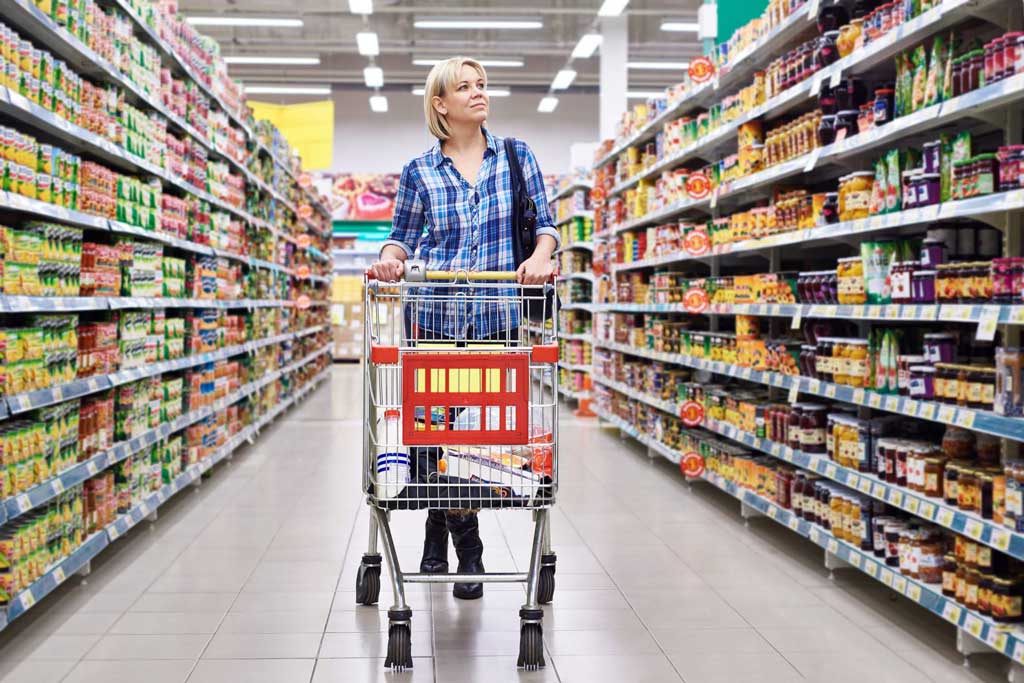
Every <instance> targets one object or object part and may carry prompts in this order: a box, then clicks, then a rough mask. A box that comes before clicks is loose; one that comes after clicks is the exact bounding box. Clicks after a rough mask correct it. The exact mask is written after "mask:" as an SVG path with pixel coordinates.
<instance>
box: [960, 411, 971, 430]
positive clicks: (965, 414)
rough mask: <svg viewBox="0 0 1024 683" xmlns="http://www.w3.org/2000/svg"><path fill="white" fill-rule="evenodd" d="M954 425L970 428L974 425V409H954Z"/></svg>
mask: <svg viewBox="0 0 1024 683" xmlns="http://www.w3.org/2000/svg"><path fill="white" fill-rule="evenodd" d="M956 425H957V426H958V427H963V428H964V429H970V428H971V427H973V426H974V411H973V410H958V411H956Z"/></svg>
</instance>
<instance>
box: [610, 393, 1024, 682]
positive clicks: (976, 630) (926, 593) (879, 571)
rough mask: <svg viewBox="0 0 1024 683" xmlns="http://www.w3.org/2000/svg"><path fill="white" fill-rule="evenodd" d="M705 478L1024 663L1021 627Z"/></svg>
mask: <svg viewBox="0 0 1024 683" xmlns="http://www.w3.org/2000/svg"><path fill="white" fill-rule="evenodd" d="M591 409H592V410H593V411H594V412H595V413H597V414H598V416H599V417H600V418H601V419H602V420H604V421H606V422H608V423H610V424H612V425H614V426H615V427H617V428H619V429H620V430H622V432H624V433H625V434H628V435H629V436H631V437H633V438H634V439H636V440H637V441H639V442H640V443H642V444H644V445H645V446H647V447H648V448H650V449H651V450H652V451H654V452H656V453H658V454H660V455H662V456H663V457H665V458H666V459H667V460H669V462H672V463H674V464H679V462H680V460H681V458H682V454H681V453H679V452H678V451H676V450H674V449H672V448H669V447H668V446H666V445H665V444H663V443H661V442H660V441H657V440H656V439H653V438H651V437H649V436H647V435H645V434H641V433H640V432H638V431H637V430H636V429H635V428H634V427H633V426H632V425H630V424H628V423H626V422H625V421H624V420H622V419H621V418H619V417H617V416H615V415H612V414H610V413H608V412H607V411H604V410H602V409H601V408H600V407H599V406H591ZM702 479H704V480H705V481H708V482H709V483H711V484H712V485H714V486H715V487H716V488H718V489H720V490H722V491H724V492H726V493H728V494H729V495H731V496H733V497H734V498H736V499H737V500H739V501H740V502H742V503H743V504H744V505H747V506H749V507H751V508H753V509H755V510H757V511H758V512H759V513H761V514H762V515H764V516H766V517H768V518H770V519H772V520H773V521H775V522H778V523H779V524H782V525H783V526H786V527H788V528H789V529H791V530H792V531H794V532H796V533H797V534H799V535H800V536H803V537H804V538H807V539H810V540H811V541H812V542H813V543H815V544H816V545H818V546H820V547H821V548H824V549H825V550H826V551H827V552H828V553H830V554H831V555H833V556H835V557H838V558H839V559H840V560H842V561H843V562H845V563H847V564H849V565H850V566H851V567H854V568H855V569H859V570H860V571H862V572H863V573H865V574H867V575H868V576H870V577H871V578H873V579H875V580H876V581H879V582H880V583H882V584H884V585H885V586H887V587H889V588H891V589H893V590H894V591H896V592H897V593H900V594H901V595H904V596H906V597H907V598H909V599H910V600H911V601H913V602H915V603H917V604H918V605H920V606H922V607H924V608H925V609H927V610H928V611H930V612H932V613H933V614H936V615H938V616H940V617H942V618H943V619H944V620H946V621H948V622H949V623H951V624H954V625H955V626H957V627H958V628H961V629H963V630H964V631H966V632H968V633H969V634H970V635H971V636H973V637H974V638H976V639H978V640H980V641H981V642H983V643H985V644H986V645H988V646H989V647H991V648H992V649H994V650H995V651H997V652H999V653H1001V654H1003V655H1005V656H1007V657H1009V658H1011V659H1012V660H1013V661H1015V662H1017V663H1024V631H1022V630H1021V629H1020V628H1019V627H1017V628H1012V627H1007V626H1006V625H1001V624H998V623H996V622H994V621H992V620H991V619H989V618H988V617H985V616H982V615H980V614H977V613H975V612H971V611H969V610H967V609H965V608H964V607H962V606H960V605H958V604H957V603H956V601H955V600H951V599H948V598H946V597H945V596H944V595H942V591H941V586H939V585H938V584H926V583H922V582H920V581H916V580H914V579H911V578H910V577H907V576H904V575H902V574H900V573H899V572H898V571H896V572H894V571H893V570H892V569H891V568H890V567H888V566H886V565H885V563H884V562H879V561H878V558H876V557H875V556H874V555H873V554H871V553H868V552H865V551H863V550H861V549H860V548H857V547H855V546H853V545H851V544H849V543H846V542H845V541H841V540H839V539H837V538H835V537H833V536H832V535H831V534H828V533H826V532H824V531H822V530H821V529H820V528H818V527H817V526H816V525H814V524H812V523H810V522H808V521H806V520H803V519H800V518H798V517H797V516H796V515H794V514H793V513H792V511H790V510H787V509H785V508H783V507H781V506H779V505H776V504H775V503H774V502H772V501H770V500H768V499H766V498H763V497H761V496H758V495H757V494H755V493H754V492H753V491H750V490H748V489H744V488H741V487H739V486H737V485H736V484H734V483H733V482H730V481H726V480H723V479H721V478H720V477H718V476H717V475H716V474H715V473H713V472H705V473H704V474H703V475H702Z"/></svg>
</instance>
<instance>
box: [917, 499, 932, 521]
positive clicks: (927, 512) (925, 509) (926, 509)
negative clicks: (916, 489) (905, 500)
mask: <svg viewBox="0 0 1024 683" xmlns="http://www.w3.org/2000/svg"><path fill="white" fill-rule="evenodd" d="M920 514H921V517H923V518H924V519H928V520H931V519H934V517H935V504H934V503H927V502H925V503H921V512H920Z"/></svg>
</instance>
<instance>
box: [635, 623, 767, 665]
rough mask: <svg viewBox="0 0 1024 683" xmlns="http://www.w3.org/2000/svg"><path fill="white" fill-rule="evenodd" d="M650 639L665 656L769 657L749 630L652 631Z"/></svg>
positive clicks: (763, 644)
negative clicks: (744, 655) (750, 655)
mask: <svg viewBox="0 0 1024 683" xmlns="http://www.w3.org/2000/svg"><path fill="white" fill-rule="evenodd" d="M652 633H653V636H654V638H655V640H657V641H658V644H659V645H660V646H661V647H662V649H663V650H664V651H665V653H666V654H668V655H678V656H680V657H694V658H700V657H704V656H705V655H715V654H720V653H736V654H762V655H764V654H769V653H773V652H775V650H774V648H772V646H771V644H770V643H769V642H768V641H767V640H765V639H764V637H763V636H761V634H760V633H758V632H757V631H756V630H754V629H752V628H727V629H722V628H716V629H698V628H694V629H678V628H670V629H654V630H653V632H652Z"/></svg>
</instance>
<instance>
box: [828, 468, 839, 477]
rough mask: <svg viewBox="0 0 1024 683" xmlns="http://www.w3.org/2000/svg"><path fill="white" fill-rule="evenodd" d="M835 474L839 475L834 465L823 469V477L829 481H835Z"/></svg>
mask: <svg viewBox="0 0 1024 683" xmlns="http://www.w3.org/2000/svg"><path fill="white" fill-rule="evenodd" d="M837 474H839V472H838V471H837V470H836V466H835V465H828V466H827V467H825V476H826V477H828V478H829V479H835V478H836V475H837Z"/></svg>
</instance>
